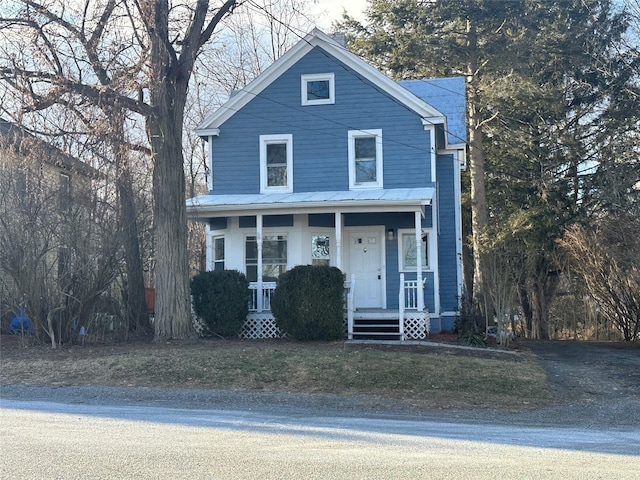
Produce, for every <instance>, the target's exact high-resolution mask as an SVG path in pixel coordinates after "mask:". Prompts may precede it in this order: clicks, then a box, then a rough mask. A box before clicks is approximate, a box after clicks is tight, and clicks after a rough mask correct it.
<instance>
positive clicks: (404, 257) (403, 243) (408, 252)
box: [398, 228, 435, 272]
mask: <svg viewBox="0 0 640 480" xmlns="http://www.w3.org/2000/svg"><path fill="white" fill-rule="evenodd" d="M432 230H433V229H431V228H423V229H422V238H423V242H422V250H423V256H422V271H423V272H430V271H432V270H433V267H434V265H435V258H434V255H435V248H434V247H435V245H434V241H432V240H433V233H432ZM415 234H416V232H415V230H414V229H399V230H398V270H399V271H401V272H415V271H416V261H415V252H416V249H415V243H416V241H415Z"/></svg>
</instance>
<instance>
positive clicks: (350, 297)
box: [241, 274, 430, 341]
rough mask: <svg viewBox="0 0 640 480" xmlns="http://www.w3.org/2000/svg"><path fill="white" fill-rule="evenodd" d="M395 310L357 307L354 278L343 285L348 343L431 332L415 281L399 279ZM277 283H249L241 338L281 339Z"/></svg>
mask: <svg viewBox="0 0 640 480" xmlns="http://www.w3.org/2000/svg"><path fill="white" fill-rule="evenodd" d="M400 279H401V281H400V288H399V292H398V299H399V305H401V307H400V308H398V309H382V308H357V307H356V306H355V302H354V297H355V295H354V293H355V289H356V279H355V275H352V277H351V279H349V280H347V281H345V283H344V324H345V332H346V335H347V339H349V340H354V339H355V340H358V339H361V340H400V341H403V340H423V339H425V338H427V336H428V335H429V331H430V318H429V312H428V310H426V309H425V308H424V305H423V306H422V308H420V306H419V301H418V299H419V295H420V293H419V287H418V283H423V285H424V282H417V281H416V280H405V278H404V274H402V275H401V277H400ZM275 288H276V282H263V283H262V285H261V286H259V285H258V282H251V283H250V284H249V289H250V290H251V300H250V304H249V315H248V316H247V321H246V322H245V325H244V327H243V329H242V332H241V336H242V337H243V338H253V339H260V338H280V337H282V336H283V332H281V331H280V330H279V329H278V327H277V325H276V323H275V319H274V318H273V315H272V314H271V296H272V294H273V291H274V290H275Z"/></svg>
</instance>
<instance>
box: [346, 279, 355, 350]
mask: <svg viewBox="0 0 640 480" xmlns="http://www.w3.org/2000/svg"><path fill="white" fill-rule="evenodd" d="M355 289H356V276H355V275H351V279H350V280H346V281H345V282H344V303H345V305H344V306H345V309H346V310H347V338H348V339H349V340H353V315H354V312H355V310H356V307H355V301H354V295H355Z"/></svg>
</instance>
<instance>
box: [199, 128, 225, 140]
mask: <svg viewBox="0 0 640 480" xmlns="http://www.w3.org/2000/svg"><path fill="white" fill-rule="evenodd" d="M198 136H200V137H202V138H203V139H205V140H206V141H208V142H209V143H211V140H212V138H211V137H219V136H220V129H219V128H203V129H201V130H198Z"/></svg>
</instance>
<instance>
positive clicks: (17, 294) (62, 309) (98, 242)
mask: <svg viewBox="0 0 640 480" xmlns="http://www.w3.org/2000/svg"><path fill="white" fill-rule="evenodd" d="M62 155H63V154H62V153H57V152H56V151H55V150H52V149H51V148H50V147H48V146H47V147H46V148H42V143H41V142H38V141H36V140H35V139H32V138H30V137H27V138H26V139H23V140H22V141H21V142H20V143H17V144H14V143H10V144H4V145H3V146H2V148H1V149H0V160H1V162H0V172H1V174H0V272H1V273H2V274H1V275H0V289H1V290H2V294H3V299H2V300H3V303H5V305H6V306H7V307H9V308H10V309H11V310H13V311H16V310H17V309H21V310H23V311H24V312H25V313H26V314H27V315H28V317H29V318H30V320H31V322H32V325H33V327H34V334H35V336H36V338H38V339H40V340H42V339H46V338H47V337H48V338H49V340H50V342H51V345H52V347H54V348H55V347H56V346H58V345H60V344H61V343H63V342H68V341H71V340H73V338H74V336H76V335H77V334H78V333H79V329H80V328H82V327H84V329H85V330H86V328H87V326H88V323H87V322H88V321H89V319H91V318H92V316H93V314H94V313H95V311H96V309H97V307H98V305H99V303H100V299H101V297H102V296H103V294H104V293H105V292H106V291H107V290H108V288H109V287H110V286H111V285H112V283H113V281H114V279H115V278H116V276H117V274H118V271H119V265H118V263H119V262H118V255H117V251H118V249H119V246H118V245H117V243H114V242H113V241H111V240H112V238H113V236H114V235H115V232H116V225H115V222H114V215H113V211H112V210H111V209H110V207H109V206H108V205H107V204H106V203H104V202H102V201H100V199H99V198H98V197H97V196H96V195H95V193H94V192H93V191H92V188H91V181H92V179H91V177H90V176H91V173H92V172H91V170H89V169H87V168H86V167H82V164H81V163H80V162H77V163H76V164H71V165H69V164H67V163H66V162H62V161H61V160H60V159H59V158H58V156H62ZM63 160H65V158H63ZM61 164H63V165H64V166H63V167H60V165H61ZM72 179H73V183H67V182H71V181H72ZM59 180H60V181H59Z"/></svg>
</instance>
